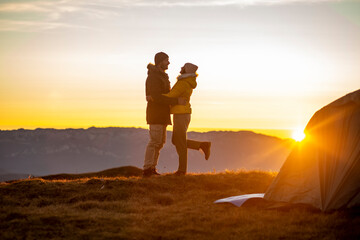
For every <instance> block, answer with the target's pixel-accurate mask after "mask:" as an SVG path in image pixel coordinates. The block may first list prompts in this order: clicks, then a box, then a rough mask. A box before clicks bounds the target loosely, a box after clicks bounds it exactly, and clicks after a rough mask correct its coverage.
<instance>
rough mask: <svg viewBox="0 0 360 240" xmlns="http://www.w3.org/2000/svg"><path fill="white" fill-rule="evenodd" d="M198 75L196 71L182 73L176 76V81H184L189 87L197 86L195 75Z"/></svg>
mask: <svg viewBox="0 0 360 240" xmlns="http://www.w3.org/2000/svg"><path fill="white" fill-rule="evenodd" d="M197 76H198V75H197V74H196V73H184V74H181V75H179V76H178V77H177V80H178V81H186V82H187V83H188V84H189V85H190V86H191V88H193V89H195V88H196V86H197V82H196V77H197Z"/></svg>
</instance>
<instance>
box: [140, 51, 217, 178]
mask: <svg viewBox="0 0 360 240" xmlns="http://www.w3.org/2000/svg"><path fill="white" fill-rule="evenodd" d="M169 64H170V62H169V56H168V55H167V54H166V53H164V52H159V53H157V54H156V55H155V65H154V64H151V63H150V64H149V65H148V66H147V68H148V76H147V79H146V100H147V107H146V121H147V124H149V135H150V140H149V143H148V145H147V147H146V152H145V161H144V177H150V176H152V175H160V174H159V173H158V172H157V171H156V165H157V163H158V160H159V154H160V150H161V148H162V147H163V146H164V144H165V141H166V127H167V125H171V118H170V114H173V122H174V126H173V134H172V143H173V144H174V145H175V147H176V152H177V153H178V155H179V168H178V170H177V171H176V172H175V175H185V174H186V171H187V149H188V148H190V149H195V150H202V151H203V152H204V153H205V159H206V160H207V159H208V158H209V156H210V146H211V143H210V142H199V141H194V140H190V139H187V129H188V127H189V124H190V119H191V106H190V97H191V94H192V92H193V89H195V88H196V85H197V83H196V77H197V76H198V75H197V73H196V70H197V69H198V67H197V66H196V65H194V64H192V63H186V64H185V65H184V66H183V67H182V68H181V71H180V75H179V76H178V77H177V82H176V83H175V85H174V86H173V88H171V87H170V81H169V76H168V74H167V73H166V72H165V71H166V70H167V69H168V66H169Z"/></svg>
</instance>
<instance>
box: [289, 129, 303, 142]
mask: <svg viewBox="0 0 360 240" xmlns="http://www.w3.org/2000/svg"><path fill="white" fill-rule="evenodd" d="M291 137H292V138H293V139H294V140H295V141H297V142H301V141H302V140H303V139H304V138H305V133H304V129H303V128H301V127H298V128H296V129H294V130H293V132H292V135H291Z"/></svg>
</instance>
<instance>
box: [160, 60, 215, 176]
mask: <svg viewBox="0 0 360 240" xmlns="http://www.w3.org/2000/svg"><path fill="white" fill-rule="evenodd" d="M197 69H198V67H197V66H196V65H194V64H192V63H186V64H185V65H184V66H183V67H182V68H181V71H180V75H179V76H178V77H177V82H176V83H175V85H174V86H173V88H172V89H171V91H170V92H169V93H167V94H163V95H164V96H167V97H171V98H179V97H181V98H185V99H186V100H187V104H186V105H174V106H171V109H170V113H172V114H173V116H174V117H173V123H174V125H173V135H172V143H173V144H174V145H175V147H176V151H177V153H178V155H179V168H178V170H177V172H175V175H185V174H186V171H187V149H188V148H190V149H195V150H202V151H203V152H204V153H205V159H206V160H208V159H209V156H210V147H211V142H199V141H194V140H189V139H187V130H188V127H189V124H190V120H191V105H190V97H191V94H192V92H193V89H195V88H196V85H197V83H196V77H197V76H198V74H197V73H196V70H197Z"/></svg>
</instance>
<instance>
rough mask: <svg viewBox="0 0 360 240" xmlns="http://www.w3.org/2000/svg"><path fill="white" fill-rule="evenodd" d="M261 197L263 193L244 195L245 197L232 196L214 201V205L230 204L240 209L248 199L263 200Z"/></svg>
mask: <svg viewBox="0 0 360 240" xmlns="http://www.w3.org/2000/svg"><path fill="white" fill-rule="evenodd" d="M263 197H264V193H253V194H245V195H239V196H233V197H228V198H222V199H219V200H216V201H215V202H214V203H231V204H234V205H235V206H237V207H241V206H242V205H243V204H244V203H245V202H246V201H247V200H249V199H254V198H263Z"/></svg>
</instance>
